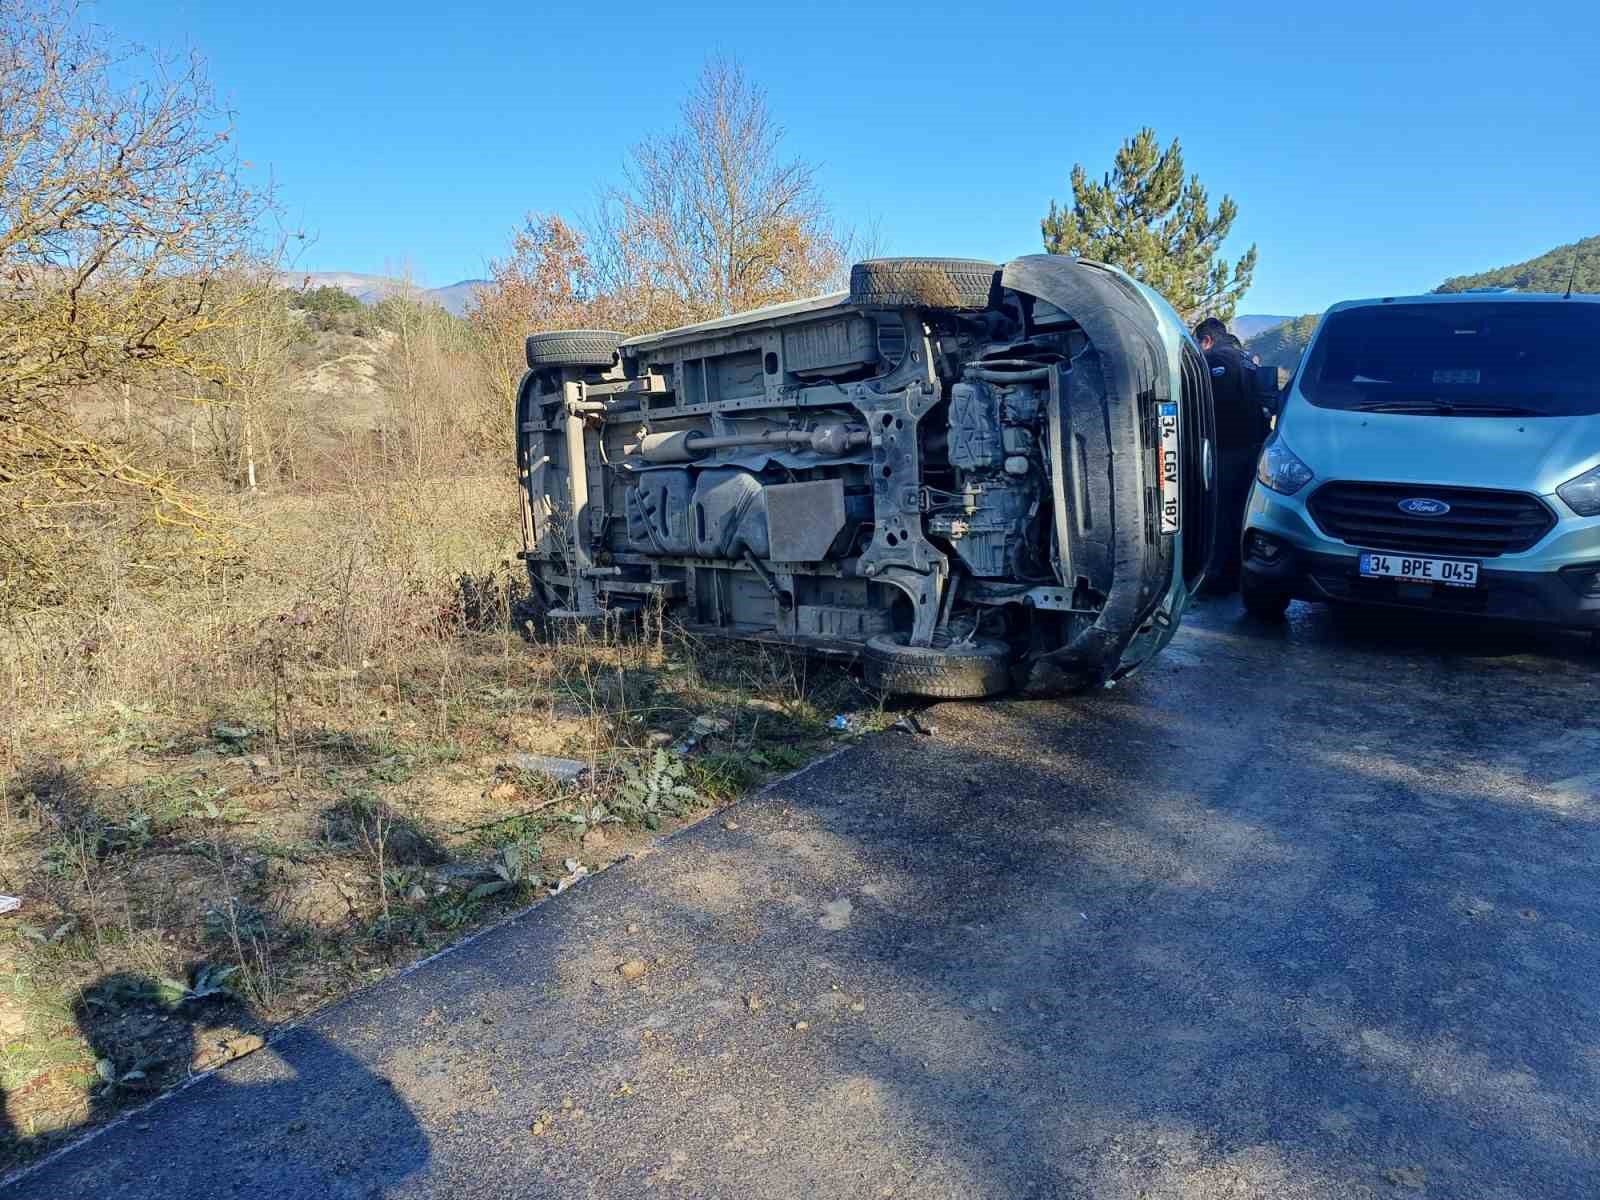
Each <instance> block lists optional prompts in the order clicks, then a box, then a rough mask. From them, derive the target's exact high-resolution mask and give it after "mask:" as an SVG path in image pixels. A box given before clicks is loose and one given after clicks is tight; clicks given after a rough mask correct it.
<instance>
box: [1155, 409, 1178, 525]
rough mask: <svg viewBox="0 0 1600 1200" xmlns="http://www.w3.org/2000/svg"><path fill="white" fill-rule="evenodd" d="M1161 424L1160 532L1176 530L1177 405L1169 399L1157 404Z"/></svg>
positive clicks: (1157, 414)
mask: <svg viewBox="0 0 1600 1200" xmlns="http://www.w3.org/2000/svg"><path fill="white" fill-rule="evenodd" d="M1156 416H1157V419H1158V420H1159V421H1160V424H1161V532H1162V533H1177V532H1178V489H1179V486H1180V485H1179V482H1178V406H1177V405H1176V404H1174V403H1172V402H1171V401H1170V400H1168V401H1164V402H1163V403H1162V404H1160V405H1158V406H1157V409H1156Z"/></svg>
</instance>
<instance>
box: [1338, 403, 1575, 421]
mask: <svg viewBox="0 0 1600 1200" xmlns="http://www.w3.org/2000/svg"><path fill="white" fill-rule="evenodd" d="M1355 411H1356V412H1376V413H1397V414H1402V415H1404V414H1409V415H1411V416H1419V417H1420V416H1429V417H1542V416H1544V415H1545V414H1544V413H1543V412H1542V411H1541V410H1539V409H1537V408H1527V407H1525V406H1523V405H1520V404H1452V403H1451V402H1450V401H1448V400H1372V401H1369V402H1368V403H1366V404H1358V405H1356V407H1355Z"/></svg>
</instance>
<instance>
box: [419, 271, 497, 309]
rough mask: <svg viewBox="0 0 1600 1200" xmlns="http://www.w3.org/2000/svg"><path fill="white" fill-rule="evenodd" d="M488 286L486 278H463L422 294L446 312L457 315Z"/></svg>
mask: <svg viewBox="0 0 1600 1200" xmlns="http://www.w3.org/2000/svg"><path fill="white" fill-rule="evenodd" d="M488 286H489V281H488V280H487V279H463V280H462V281H461V282H460V283H452V284H451V285H450V286H449V287H441V288H433V289H431V290H429V291H427V292H424V293H423V294H424V295H425V296H427V297H428V299H430V300H432V301H433V302H434V303H435V304H437V305H439V307H440V308H442V309H444V310H445V311H446V312H451V313H454V314H455V315H456V316H458V317H459V316H461V315H463V314H464V313H465V312H466V311H467V306H468V305H469V304H471V303H472V300H473V297H475V296H476V295H477V294H478V293H479V292H481V291H482V290H483V289H484V288H486V287H488Z"/></svg>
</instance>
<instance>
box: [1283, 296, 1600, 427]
mask: <svg viewBox="0 0 1600 1200" xmlns="http://www.w3.org/2000/svg"><path fill="white" fill-rule="evenodd" d="M1300 391H1301V393H1302V394H1304V396H1305V397H1306V399H1308V400H1310V401H1311V403H1313V404H1315V405H1318V406H1319V407H1321V408H1345V409H1356V410H1359V411H1363V412H1393V413H1418V414H1424V415H1433V414H1437V415H1439V416H1506V417H1521V416H1528V417H1564V416H1578V415H1584V414H1590V413H1600V304H1588V303H1582V302H1573V301H1550V302H1548V303H1544V302H1538V301H1520V302H1518V301H1504V300H1500V301H1495V300H1485V301H1483V302H1481V303H1477V302H1472V303H1449V304H1383V305H1376V304H1375V305H1371V306H1370V307H1365V308H1349V309H1345V310H1344V311H1343V312H1336V313H1333V314H1331V315H1330V316H1329V317H1328V318H1327V319H1326V320H1325V321H1324V322H1323V325H1322V332H1321V334H1320V335H1319V336H1318V337H1317V344H1316V346H1315V347H1314V348H1313V349H1312V352H1311V358H1310V360H1309V361H1308V362H1307V363H1306V368H1305V371H1304V372H1303V373H1302V375H1301V377H1300Z"/></svg>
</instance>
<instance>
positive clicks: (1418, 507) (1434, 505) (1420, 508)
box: [1395, 496, 1450, 517]
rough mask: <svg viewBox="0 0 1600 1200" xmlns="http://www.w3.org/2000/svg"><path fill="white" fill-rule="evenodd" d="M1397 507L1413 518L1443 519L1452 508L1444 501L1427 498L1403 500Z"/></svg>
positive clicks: (1418, 497) (1419, 497)
mask: <svg viewBox="0 0 1600 1200" xmlns="http://www.w3.org/2000/svg"><path fill="white" fill-rule="evenodd" d="M1395 507H1397V508H1398V509H1399V510H1400V511H1401V512H1403V513H1406V514H1408V515H1410V516H1413V517H1442V516H1444V515H1445V513H1447V512H1449V511H1450V506H1449V505H1448V504H1446V503H1445V502H1444V501H1443V500H1434V499H1431V498H1429V497H1426V496H1417V497H1414V498H1413V499H1410V500H1402V501H1400V503H1399V504H1398V505H1396V506H1395Z"/></svg>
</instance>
